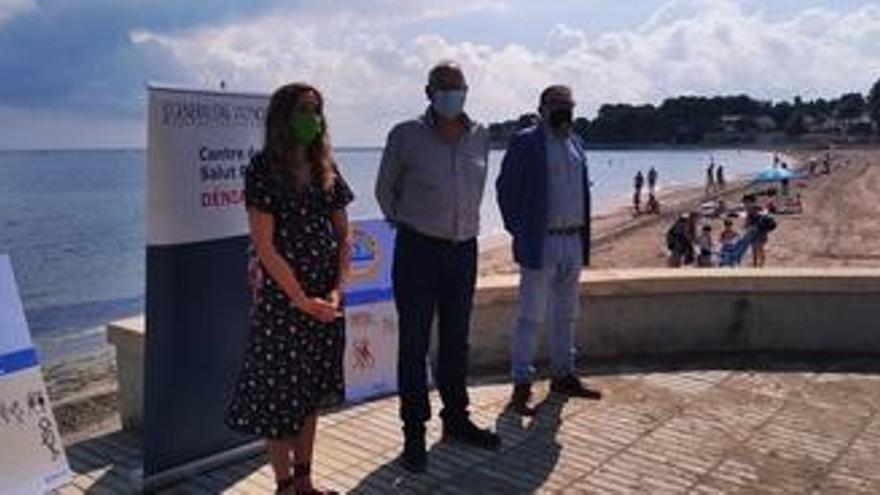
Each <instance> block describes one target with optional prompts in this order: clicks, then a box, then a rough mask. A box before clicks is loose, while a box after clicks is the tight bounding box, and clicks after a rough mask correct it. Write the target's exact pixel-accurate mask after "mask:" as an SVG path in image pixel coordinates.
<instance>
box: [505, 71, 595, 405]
mask: <svg viewBox="0 0 880 495" xmlns="http://www.w3.org/2000/svg"><path fill="white" fill-rule="evenodd" d="M574 105H575V103H574V98H573V96H572V91H571V89H570V88H568V87H567V86H561V85H556V86H550V87H549V88H547V89H545V90H544V91H543V92H542V93H541V98H540V104H539V112H540V115H541V122H540V124H539V125H537V126H535V127H532V128H529V129H525V130H523V131H521V132H519V133H518V134H517V135H516V136H514V138H513V140H512V141H511V143H510V145H509V146H508V148H507V153H506V154H505V155H504V160H503V162H502V164H501V173H500V174H499V176H498V180H497V183H496V189H497V192H498V206H499V208H500V209H501V214H502V217H503V218H504V228H505V229H506V230H507V231H508V232H509V233H510V234H511V236H513V257H514V260H515V261H516V262H517V263H518V264H519V265H520V273H521V275H520V287H519V314H518V318H517V322H516V329H515V331H514V334H513V341H512V343H511V373H512V375H513V382H514V390H513V396H512V398H511V407H512V409H513V410H514V411H516V412H518V413H520V414H523V415H534V414H535V412H536V410H535V409H534V407H532V406H531V405H530V400H531V384H532V380H533V378H534V367H533V366H532V362H533V360H534V353H535V347H536V338H537V333H538V329H539V328H540V326H541V325H542V324H543V323H544V322H545V319H546V320H547V323H548V324H549V330H550V331H549V337H550V361H551V372H552V381H551V385H550V389H551V391H553V392H557V393H561V394H564V395H567V396H570V397H584V398H591V399H599V398H601V394H600V393H599V392H598V391H595V390H591V389H589V388H587V387H586V386H584V385H583V384H582V383H581V381H580V380H579V379H578V378H577V375H576V374H575V367H574V362H575V353H574V330H575V328H576V327H577V322H578V319H579V314H580V294H579V287H580V283H579V280H580V273H581V268H582V267H583V266H587V265H589V262H590V179H589V172H588V168H587V160H586V154H585V152H584V146H583V142H582V141H581V140H580V138H579V137H578V136H577V135H576V134H574V133H573V132H572V122H573V120H572V112H573V109H574Z"/></svg>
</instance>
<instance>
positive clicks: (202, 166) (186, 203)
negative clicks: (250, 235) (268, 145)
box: [147, 87, 269, 246]
mask: <svg viewBox="0 0 880 495" xmlns="http://www.w3.org/2000/svg"><path fill="white" fill-rule="evenodd" d="M268 99H269V98H268V96H267V95H258V94H253V95H251V94H242V93H236V94H229V93H225V92H206V91H193V90H181V89H175V88H162V87H152V88H150V105H149V125H148V133H149V136H148V141H149V147H148V149H147V162H148V164H149V173H148V175H147V182H148V188H147V244H148V245H151V246H162V245H179V244H185V243H192V242H201V241H209V240H215V239H222V238H224V237H232V236H240V235H244V234H246V233H247V220H246V217H245V209H244V189H243V180H242V178H243V177H244V171H245V169H246V168H247V166H248V163H250V160H251V157H252V156H253V155H254V154H255V153H256V152H257V151H259V148H260V146H261V144H260V143H262V141H263V139H262V137H263V122H264V121H265V111H266V105H267V104H268Z"/></svg>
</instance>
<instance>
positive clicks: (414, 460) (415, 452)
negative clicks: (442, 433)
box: [400, 433, 428, 473]
mask: <svg viewBox="0 0 880 495" xmlns="http://www.w3.org/2000/svg"><path fill="white" fill-rule="evenodd" d="M400 465H401V466H403V468H404V469H406V470H407V471H409V472H411V473H424V472H425V471H427V470H428V452H427V451H426V449H425V434H424V433H422V434H415V433H408V434H407V435H406V436H405V438H404V441H403V453H402V454H401V455H400Z"/></svg>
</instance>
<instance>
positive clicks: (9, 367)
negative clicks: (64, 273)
mask: <svg viewBox="0 0 880 495" xmlns="http://www.w3.org/2000/svg"><path fill="white" fill-rule="evenodd" d="M70 479H71V473H70V468H69V467H68V465H67V458H66V457H65V454H64V447H63V445H62V443H61V436H60V435H59V434H58V426H57V425H56V423H55V418H54V417H53V415H52V407H51V405H50V404H49V396H48V394H47V392H46V385H45V384H44V383H43V375H42V372H41V370H40V364H39V362H38V361H37V353H36V350H35V349H34V347H33V344H32V343H31V338H30V333H29V332H28V328H27V323H26V321H25V318H24V310H23V308H22V305H21V299H19V296H18V290H17V289H16V285H15V278H14V277H13V274H12V264H11V262H10V260H9V256H7V255H0V493H3V494H9V495H18V494H22V495H31V494H34V493H44V492H47V491H50V490H53V489H55V488H58V487H60V486H62V485H64V484H65V483H67V482H68V481H70Z"/></svg>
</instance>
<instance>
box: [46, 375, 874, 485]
mask: <svg viewBox="0 0 880 495" xmlns="http://www.w3.org/2000/svg"><path fill="white" fill-rule="evenodd" d="M709 367H711V366H709ZM749 367H750V365H748V363H747V366H744V367H742V366H736V365H734V366H729V367H728V368H729V370H721V371H717V370H713V371H705V369H706V367H703V368H704V369H703V370H685V371H664V372H657V371H655V369H656V368H655V367H654V366H650V365H649V366H642V367H631V368H629V369H621V368H617V369H611V368H608V369H603V370H601V371H600V373H601V374H599V375H595V376H590V377H589V381H590V383H591V384H592V385H594V386H597V387H599V388H601V389H602V390H603V392H604V393H605V398H604V399H603V400H601V401H598V402H591V401H583V400H569V401H565V400H563V399H562V398H560V397H556V396H550V397H547V388H548V387H547V384H546V382H542V383H540V384H539V386H538V387H537V390H536V392H537V397H538V398H545V397H546V400H545V401H544V403H543V406H542V408H541V412H540V414H539V416H538V417H537V418H536V419H534V420H533V421H525V420H522V419H521V418H519V417H517V416H515V415H513V414H511V413H509V412H506V411H505V408H504V406H505V403H506V402H507V399H508V394H509V392H510V390H509V385H508V384H504V383H498V384H485V385H477V386H473V387H471V389H470V391H471V398H472V403H473V404H472V410H473V416H474V418H475V420H476V421H477V422H478V423H480V424H483V425H494V426H495V427H496V428H497V429H498V431H499V432H500V434H501V435H502V437H503V442H504V443H503V447H502V449H501V450H500V451H499V452H496V453H489V452H482V451H477V450H473V449H470V448H465V447H461V446H458V445H452V444H445V443H436V441H437V440H438V438H439V434H440V429H439V422H438V421H437V420H434V421H432V422H431V424H430V429H429V436H430V440H431V443H432V444H433V446H432V447H431V451H430V469H429V472H428V473H427V474H424V475H409V474H406V473H405V472H404V471H402V470H401V469H400V468H399V467H398V466H397V465H396V464H395V457H396V456H397V455H398V452H399V448H400V441H401V436H400V425H399V423H398V419H397V404H398V403H397V399H395V398H388V399H384V400H380V401H377V402H373V403H369V404H365V405H361V406H357V407H352V408H348V409H345V410H342V411H340V412H336V413H333V414H329V415H326V416H324V417H322V419H321V422H320V430H319V433H318V444H317V447H316V460H315V465H314V470H315V473H316V475H317V479H318V481H319V482H320V485H322V486H324V487H327V488H335V489H337V490H340V491H347V492H355V493H397V492H401V493H505V494H507V493H529V492H546V493H557V492H561V493H699V494H713V493H880V415H878V410H880V374H878V371H877V365H876V364H875V363H874V362H872V361H871V360H862V361H860V360H852V359H850V360H847V361H843V362H841V361H838V362H836V363H835V364H833V365H828V364H824V365H819V366H817V365H816V364H815V363H813V364H810V365H803V364H798V363H789V364H787V365H784V366H781V367H780V366H774V367H770V368H768V367H766V366H763V365H762V366H759V367H758V368H759V369H761V371H749V370H748V369H742V368H749ZM836 368H839V369H836ZM438 405H439V404H438V402H437V398H436V396H435V397H434V408H435V409H434V410H435V411H437V407H438ZM69 454H70V458H71V460H72V463H73V466H74V469H75V470H76V471H77V472H78V473H79V474H78V476H77V479H76V481H75V483H74V484H73V485H71V486H68V487H67V488H66V489H64V490H62V493H80V492H83V491H86V492H94V493H104V492H106V493H119V492H120V491H123V490H125V489H126V488H125V487H126V485H125V480H124V479H123V478H124V473H125V472H126V468H127V467H130V466H133V465H135V464H136V463H137V455H138V446H137V442H136V441H135V440H133V439H132V438H131V437H127V436H125V435H123V434H115V435H111V436H109V437H105V438H98V439H94V440H88V441H86V442H82V443H80V444H77V445H74V446H73V447H72V448H70V449H69ZM272 488H273V482H272V477H271V470H270V468H269V467H268V466H267V465H266V461H265V458H264V457H263V456H258V457H254V458H252V459H249V460H244V461H241V462H239V463H237V464H235V465H230V466H225V467H222V468H218V469H215V470H213V471H210V472H208V473H203V474H201V475H199V476H198V477H196V478H193V479H190V480H188V481H185V482H182V483H179V484H177V485H174V486H171V487H169V488H167V489H166V490H165V491H164V493H206V492H207V493H214V492H226V491H228V492H231V493H272Z"/></svg>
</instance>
